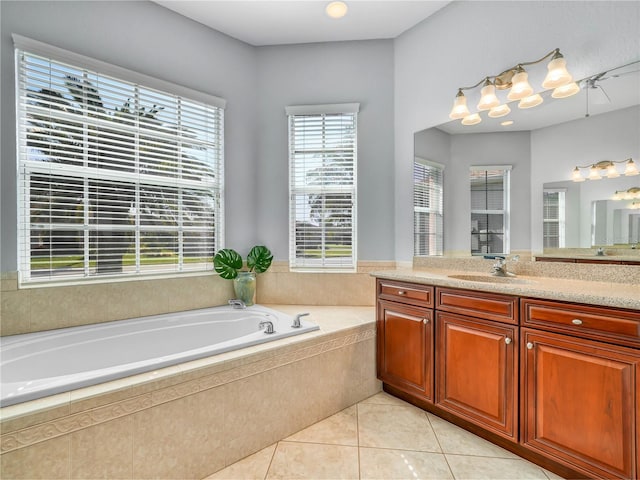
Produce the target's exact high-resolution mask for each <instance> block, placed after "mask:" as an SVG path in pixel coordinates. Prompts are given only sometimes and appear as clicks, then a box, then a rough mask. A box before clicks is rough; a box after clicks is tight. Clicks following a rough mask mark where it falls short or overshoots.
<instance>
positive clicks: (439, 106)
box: [394, 1, 640, 261]
mask: <svg viewBox="0 0 640 480" xmlns="http://www.w3.org/2000/svg"><path fill="white" fill-rule="evenodd" d="M478 19H483V21H478ZM487 22H490V24H492V25H499V28H491V27H490V25H489V24H488V23H487ZM639 24H640V3H639V2H611V1H606V2H560V1H556V2H537V1H521V2H500V1H496V2H485V1H478V2H453V3H450V4H449V5H448V6H446V7H445V8H443V9H442V10H440V11H438V12H437V13H436V14H435V15H433V16H431V17H429V18H428V19H426V20H425V21H423V22H422V23H420V24H419V25H417V26H416V27H414V28H412V29H411V30H409V31H407V32H405V33H404V34H402V35H401V36H400V37H398V38H396V40H395V42H394V51H395V55H394V60H395V76H394V81H395V87H394V88H395V95H394V102H395V175H394V177H395V193H396V196H395V201H396V203H395V215H394V218H395V251H396V255H395V258H396V260H400V261H402V260H410V259H411V256H412V253H413V246H412V229H413V222H412V199H411V189H410V188H408V186H409V185H411V183H412V178H411V172H412V169H411V163H412V161H413V155H414V153H413V134H414V132H416V131H420V130H423V129H425V128H429V127H432V126H435V125H440V124H442V123H445V122H447V121H448V114H449V111H450V110H451V106H452V104H453V103H452V102H453V99H454V97H455V94H456V91H457V88H458V87H459V86H462V85H472V84H474V83H475V82H477V81H478V80H480V79H481V78H483V77H485V76H486V75H490V74H493V73H496V72H500V71H501V70H503V69H504V68H505V67H508V66H511V65H514V64H516V63H518V62H521V61H527V60H531V59H537V58H539V57H540V56H542V55H543V54H545V53H547V52H549V51H551V50H552V49H553V48H556V47H559V48H561V49H562V52H563V53H564V55H565V57H566V58H567V61H568V65H569V68H570V69H571V72H572V74H573V75H574V77H575V78H583V77H584V76H586V75H587V74H592V73H593V72H594V71H603V70H606V69H607V68H611V67H612V65H610V64H609V63H610V58H611V57H612V56H615V58H618V59H620V60H621V61H620V62H618V63H624V61H625V60H626V62H630V61H634V60H637V59H638V52H639V51H640V38H639V37H638V25H639ZM581 65H591V67H590V68H592V69H593V70H591V71H588V72H587V71H584V70H581ZM450 175H451V172H449V175H447V176H450ZM540 192H541V191H540ZM538 193H539V192H537V190H536V191H533V190H531V197H530V198H529V199H528V202H529V204H531V203H532V201H534V200H535V201H538V202H539V198H540V197H539V195H538ZM540 195H541V193H540ZM528 217H529V219H531V214H529V216H528ZM536 221H537V220H536ZM531 229H532V227H530V228H529V230H530V231H531ZM449 240H451V238H449ZM454 240H457V239H454ZM446 241H447V240H445V242H446ZM530 242H531V240H530V241H529V242H527V243H526V244H524V243H523V244H520V243H518V244H516V243H514V244H512V246H513V247H516V246H518V248H529V247H530V246H531V245H530Z"/></svg>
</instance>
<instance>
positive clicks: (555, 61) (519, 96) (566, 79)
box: [449, 48, 580, 125]
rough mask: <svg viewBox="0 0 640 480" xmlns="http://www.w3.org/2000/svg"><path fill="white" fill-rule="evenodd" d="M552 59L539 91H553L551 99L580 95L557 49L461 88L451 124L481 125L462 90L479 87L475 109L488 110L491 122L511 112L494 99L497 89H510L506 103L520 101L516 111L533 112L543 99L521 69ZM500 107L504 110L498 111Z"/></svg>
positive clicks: (455, 101)
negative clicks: (492, 119)
mask: <svg viewBox="0 0 640 480" xmlns="http://www.w3.org/2000/svg"><path fill="white" fill-rule="evenodd" d="M548 58H551V61H550V62H549V64H548V65H547V70H548V72H547V75H546V77H545V79H544V81H543V82H542V88H543V89H545V90H547V89H554V90H553V93H552V94H551V96H552V97H554V98H565V97H569V96H571V95H575V94H576V93H578V92H579V91H580V87H579V86H578V84H577V83H575V82H574V81H573V77H572V76H571V74H570V73H569V72H568V71H567V62H566V60H565V59H564V57H563V56H562V54H561V53H560V49H559V48H556V49H555V50H552V51H551V52H549V53H547V54H546V55H545V56H544V57H542V58H540V59H539V60H535V61H533V62H522V63H519V64H517V65H516V66H515V67H511V68H509V69H507V70H505V71H504V72H502V73H499V74H498V75H490V76H488V77H485V78H483V79H482V80H480V81H479V82H478V83H476V84H475V85H472V86H470V87H461V88H459V89H458V94H457V95H456V98H455V100H454V103H453V108H452V109H451V112H450V113H449V118H451V119H452V120H459V119H463V121H462V123H463V125H475V124H477V123H480V122H481V121H482V118H481V117H480V115H479V114H478V113H472V112H470V111H469V108H468V107H467V99H466V97H465V95H464V92H463V90H472V89H474V88H476V87H479V86H480V85H482V90H481V91H480V93H481V97H480V101H479V102H478V105H477V109H478V111H479V112H482V111H484V110H489V116H490V117H491V118H497V117H502V116H504V115H507V114H508V113H509V112H510V111H511V110H510V109H509V107H508V106H507V105H506V103H503V104H501V103H500V99H499V98H498V96H497V95H496V89H498V90H506V89H510V90H509V93H508V94H507V99H508V100H509V101H511V100H520V102H519V104H518V107H519V108H532V107H535V106H537V105H540V104H541V103H542V97H541V96H540V94H539V93H535V92H534V90H533V87H532V86H531V84H530V83H529V75H528V74H527V72H526V70H525V69H524V67H526V66H530V65H535V64H538V63H541V62H542V61H544V60H546V59H548ZM501 107H506V109H505V108H501Z"/></svg>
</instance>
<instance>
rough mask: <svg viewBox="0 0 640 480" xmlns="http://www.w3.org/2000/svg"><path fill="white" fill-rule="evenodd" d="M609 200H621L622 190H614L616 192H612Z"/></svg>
mask: <svg viewBox="0 0 640 480" xmlns="http://www.w3.org/2000/svg"><path fill="white" fill-rule="evenodd" d="M611 200H622V192H619V191H617V190H616V193H614V194H613V197H611Z"/></svg>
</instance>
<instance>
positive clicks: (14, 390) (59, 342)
mask: <svg viewBox="0 0 640 480" xmlns="http://www.w3.org/2000/svg"><path fill="white" fill-rule="evenodd" d="M263 320H270V321H271V322H273V326H274V330H275V333H273V334H266V333H265V330H264V329H263V330H259V329H258V324H259V323H260V322H261V321H263ZM292 323H293V317H291V316H289V315H286V314H284V313H281V312H277V311H275V310H272V309H269V308H266V307H262V306H259V305H254V306H252V307H247V308H246V309H243V310H234V309H233V308H231V307H227V306H224V307H213V308H206V309H202V310H192V311H187V312H177V313H170V314H164V315H155V316H152V317H143V318H138V319H131V320H120V321H115V322H108V323H100V324H96V325H86V326H81V327H71V328H63V329H59V330H52V331H47V332H38V333H27V334H24V335H13V336H9V337H2V338H0V379H1V382H2V384H1V387H0V406H1V407H6V406H8V405H13V404H16V403H20V402H25V401H28V400H34V399H37V398H42V397H46V396H48V395H53V394H55V393H61V392H67V391H70V390H74V389H76V388H81V387H87V386H89V385H95V384H98V383H102V382H105V381H109V380H115V379H118V378H123V377H126V376H128V375H134V374H136V373H142V372H148V371H152V370H156V369H158V368H162V367H167V366H170V365H175V364H178V363H182V362H187V361H190V360H195V359H198V358H203V357H209V356H211V355H216V354H218V353H223V352H228V351H231V350H237V349H240V348H244V347H248V346H251V345H257V344H259V343H264V342H269V341H272V340H277V339H280V338H285V337H290V336H292V335H298V334H301V333H306V332H310V331H313V330H318V328H319V327H318V326H317V325H314V324H313V323H311V322H309V321H306V320H304V319H303V320H302V322H301V323H302V327H301V328H291V324H292Z"/></svg>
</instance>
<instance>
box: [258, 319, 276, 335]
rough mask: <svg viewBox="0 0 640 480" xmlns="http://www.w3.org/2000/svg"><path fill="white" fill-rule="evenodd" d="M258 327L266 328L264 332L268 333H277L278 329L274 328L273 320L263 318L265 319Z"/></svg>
mask: <svg viewBox="0 0 640 480" xmlns="http://www.w3.org/2000/svg"><path fill="white" fill-rule="evenodd" d="M265 327H266V328H265ZM258 328H259V329H260V330H262V329H263V328H264V329H265V330H264V333H268V334H271V333H276V331H275V330H274V329H273V322H272V321H271V320H263V321H261V322H260V323H259V324H258Z"/></svg>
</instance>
